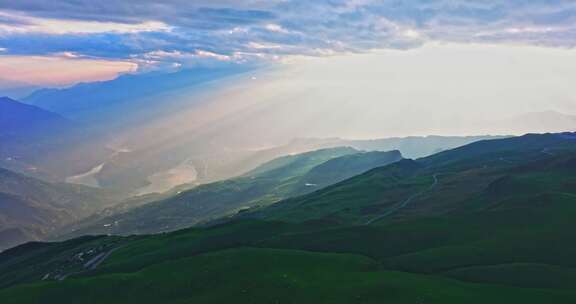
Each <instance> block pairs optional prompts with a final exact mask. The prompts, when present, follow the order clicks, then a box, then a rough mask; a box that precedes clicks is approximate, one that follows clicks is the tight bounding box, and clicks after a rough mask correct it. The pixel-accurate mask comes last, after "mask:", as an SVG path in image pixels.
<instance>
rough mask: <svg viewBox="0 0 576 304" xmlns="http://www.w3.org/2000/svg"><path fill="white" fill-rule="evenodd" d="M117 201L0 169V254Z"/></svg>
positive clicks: (117, 195)
mask: <svg viewBox="0 0 576 304" xmlns="http://www.w3.org/2000/svg"><path fill="white" fill-rule="evenodd" d="M121 198H122V194H121V193H116V192H111V191H103V190H99V189H93V188H89V187H84V186H77V185H70V184H63V183H62V184H54V183H48V182H44V181H41V180H38V179H35V178H31V177H27V176H24V175H21V174H18V173H15V172H12V171H9V170H6V169H2V168H0V236H1V237H0V250H3V249H6V248H9V247H12V246H15V245H18V244H21V243H24V242H26V241H30V240H40V239H45V238H46V237H47V236H48V235H49V234H51V233H53V232H54V231H55V230H57V229H58V228H61V227H63V226H65V225H67V224H70V223H72V222H74V221H77V220H79V219H81V218H84V217H87V216H88V215H90V214H92V213H94V212H97V211H99V210H102V209H104V208H107V207H110V206H112V205H114V204H115V203H117V202H118V201H119V200H120V199H121Z"/></svg>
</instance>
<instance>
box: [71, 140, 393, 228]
mask: <svg viewBox="0 0 576 304" xmlns="http://www.w3.org/2000/svg"><path fill="white" fill-rule="evenodd" d="M401 158H402V156H401V154H400V153H399V152H398V151H392V152H371V153H365V152H360V151H358V150H355V149H352V148H347V147H339V148H330V149H322V150H317V151H312V152H307V153H302V154H297V155H290V156H285V157H281V158H278V159H275V160H272V161H270V162H268V163H265V164H263V165H262V166H260V167H258V168H256V169H255V170H253V171H251V172H249V173H247V174H245V175H243V176H240V177H237V178H233V179H229V180H225V181H221V182H215V183H211V184H205V185H200V186H198V187H195V188H193V189H191V190H188V191H183V192H181V193H178V194H176V195H173V196H171V197H168V198H165V199H163V200H160V201H157V202H152V203H148V204H144V205H143V206H140V207H137V208H132V209H128V210H122V212H119V213H114V214H112V215H108V214H109V213H110V212H108V211H104V212H103V214H106V215H107V216H104V217H96V218H95V219H92V220H90V221H88V222H87V223H81V225H80V227H73V228H74V229H75V230H76V231H74V232H73V235H84V234H98V233H101V234H102V233H106V234H122V235H127V234H135V233H136V234H142V233H157V232H162V231H172V230H177V229H182V228H186V227H190V226H192V225H195V224H201V223H204V222H207V221H211V220H215V219H219V218H222V217H225V216H230V215H234V214H236V213H238V212H246V211H247V210H249V209H250V208H258V207H264V206H268V205H270V204H273V203H275V202H278V201H280V200H282V199H284V198H288V197H293V196H297V195H301V194H305V193H309V192H312V191H315V190H318V189H320V188H321V187H324V186H327V185H330V184H333V183H336V182H339V181H342V180H344V179H346V178H349V177H352V176H354V175H356V174H359V173H362V172H365V171H367V170H370V169H372V168H374V167H378V166H384V165H387V164H390V163H392V162H395V161H398V160H400V159H401ZM351 161H354V162H357V164H356V165H351V164H349V163H350V162H351ZM347 163H348V164H347Z"/></svg>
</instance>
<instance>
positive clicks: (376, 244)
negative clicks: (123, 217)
mask: <svg viewBox="0 0 576 304" xmlns="http://www.w3.org/2000/svg"><path fill="white" fill-rule="evenodd" d="M575 151H576V134H574V133H558V134H529V135H526V136H521V137H513V138H507V139H496V140H486V141H480V142H476V143H472V144H469V145H466V146H463V147H460V148H456V149H452V150H448V151H443V152H440V153H437V154H435V155H432V156H429V157H425V158H420V159H416V160H409V159H404V160H400V161H397V162H394V163H391V164H389V165H385V166H380V167H377V168H374V169H371V170H369V171H368V172H365V173H362V174H360V175H357V176H354V177H351V178H349V179H346V180H343V181H341V182H339V183H336V184H334V185H331V186H328V187H326V188H324V189H320V190H318V191H315V192H312V193H308V194H304V195H303V196H299V197H295V198H289V199H287V200H283V201H280V202H277V203H275V204H272V205H270V206H261V207H257V208H251V209H250V210H246V211H245V212H241V213H240V214H237V215H236V216H234V217H232V218H229V219H228V220H227V221H221V222H217V223H214V225H213V226H209V227H204V228H191V229H184V230H179V231H175V232H170V233H162V234H156V235H148V236H128V237H117V236H101V237H82V238H77V239H73V240H69V241H66V242H61V243H30V244H26V245H23V246H19V247H16V248H13V249H10V250H7V251H6V252H4V253H2V254H1V255H0V288H1V289H0V299H2V301H3V302H6V303H36V302H38V301H39V300H40V299H42V300H43V301H50V302H57V301H60V300H62V299H63V297H66V300H67V301H77V302H82V303H100V302H114V301H117V300H118V299H122V301H123V302H124V303H154V302H158V301H163V302H178V301H180V302H185V301H196V302H204V303H211V302H212V303H214V302H219V303H221V302H252V303H270V302H271V301H272V302H274V301H276V300H280V301H289V302H298V303H318V302H326V301H329V302H331V303H360V302H362V303H382V301H387V302H390V303H419V302H420V303H421V302H424V303H448V304H449V303H463V302H466V303H486V302H494V303H503V302H511V303H571V302H573V301H574V300H575V299H576V293H575V292H574V287H575V286H574V282H575V280H574V278H576V273H575V272H574V270H573V269H574V259H573V256H574V254H575V253H576V246H574V244H575V243H574V240H573V234H572V233H571V231H572V230H573V228H574V221H573V218H574V215H576V209H575V208H574V206H575V205H574V204H575V203H576V192H575V191H574V189H576V188H575V187H574V184H575V183H576V180H575V179H574V174H573V172H574V169H575V164H576V161H575V157H574V155H575V154H574V152H575ZM353 155H354V154H351V155H345V156H342V157H352V156H353ZM280 163H285V162H282V161H281V162H280ZM287 163H290V162H287ZM347 163H348V161H342V163H341V165H344V166H346V165H345V164H347ZM278 165H279V163H278V162H276V163H272V164H268V168H279V166H278ZM266 172H274V169H272V170H271V171H270V170H265V171H264V172H259V171H256V172H255V174H256V175H258V174H261V173H264V174H266ZM117 286H122V288H118V287H117Z"/></svg>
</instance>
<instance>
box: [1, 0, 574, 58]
mask: <svg viewBox="0 0 576 304" xmlns="http://www.w3.org/2000/svg"><path fill="white" fill-rule="evenodd" d="M0 12H1V13H0V47H1V48H4V49H6V51H5V52H7V53H9V54H19V55H46V54H53V53H64V52H68V53H73V54H79V55H80V56H86V57H97V58H107V59H126V60H132V61H133V62H139V63H144V62H155V63H158V64H160V65H173V64H176V65H178V64H180V65H186V64H188V63H190V62H194V64H196V63H197V62H199V61H202V60H206V61H207V62H215V61H221V62H236V61H239V62H252V61H257V60H264V61H266V60H278V59H279V58H286V57H289V56H293V55H298V56H300V55H305V56H326V55H331V54H338V53H346V52H366V51H370V50H373V49H385V48H395V49H409V48H415V47H419V46H421V45H423V44H425V43H428V42H430V41H434V42H438V41H440V42H460V43H505V44H529V45H543V46H551V47H573V46H574V45H575V44H576V3H575V2H573V1H566V0H531V1H524V0H491V1H473V0H412V1H397V0H316V1H309V0H247V1H233V0H196V1H186V0H165V1H161V2H160V1H152V0H124V1H114V2H112V1H104V0H94V1H77V0H50V1H47V0H19V1H0ZM203 52H204V54H213V56H199V55H198V54H202V53H203ZM161 53H163V54H172V55H170V56H155V57H154V58H153V59H151V58H150V56H151V54H161ZM175 54H179V55H177V56H176V55H175Z"/></svg>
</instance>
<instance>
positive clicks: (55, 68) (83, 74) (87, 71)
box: [0, 54, 137, 86]
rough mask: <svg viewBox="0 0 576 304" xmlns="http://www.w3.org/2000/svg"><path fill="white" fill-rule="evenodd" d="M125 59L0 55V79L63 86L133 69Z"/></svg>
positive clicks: (10, 81)
mask: <svg viewBox="0 0 576 304" xmlns="http://www.w3.org/2000/svg"><path fill="white" fill-rule="evenodd" d="M136 68H137V65H136V64H134V63H132V62H126V61H112V60H102V59H85V58H76V57H74V56H70V54H66V56H63V55H57V56H0V79H2V80H0V82H4V85H7V84H8V83H14V84H16V83H26V84H28V85H35V86H66V85H70V84H74V83H77V82H89V81H98V80H109V79H112V78H115V77H116V76H118V74H121V73H127V72H132V71H135V70H136Z"/></svg>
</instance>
